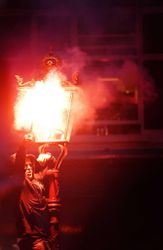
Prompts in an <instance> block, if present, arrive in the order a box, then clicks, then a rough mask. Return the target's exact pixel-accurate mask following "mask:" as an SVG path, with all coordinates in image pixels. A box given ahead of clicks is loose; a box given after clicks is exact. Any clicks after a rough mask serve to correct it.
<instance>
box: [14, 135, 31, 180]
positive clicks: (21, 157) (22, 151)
mask: <svg viewBox="0 0 163 250" xmlns="http://www.w3.org/2000/svg"><path fill="white" fill-rule="evenodd" d="M32 140H33V139H32V136H31V135H29V134H28V135H25V136H24V138H23V140H22V142H21V144H20V145H19V148H18V150H17V152H16V154H15V164H14V165H15V166H14V174H16V175H19V176H22V177H24V165H25V156H26V148H27V146H28V145H29V144H30V143H31V142H32Z"/></svg>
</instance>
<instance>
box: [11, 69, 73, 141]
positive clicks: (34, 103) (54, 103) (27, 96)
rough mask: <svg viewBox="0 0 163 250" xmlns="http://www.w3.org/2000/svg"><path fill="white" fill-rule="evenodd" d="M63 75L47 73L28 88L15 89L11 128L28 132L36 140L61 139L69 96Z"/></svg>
mask: <svg viewBox="0 0 163 250" xmlns="http://www.w3.org/2000/svg"><path fill="white" fill-rule="evenodd" d="M62 81H63V76H62V75H61V74H59V73H58V72H54V71H53V72H50V73H49V74H48V75H47V76H46V78H45V79H44V80H41V81H36V82H35V84H34V85H33V86H32V87H22V88H19V93H18V97H17V100H16V104H15V129H16V130H25V131H28V132H32V133H33V135H34V137H35V140H36V141H53V140H54V138H56V137H57V138H58V139H59V140H65V139H66V138H65V130H66V127H67V122H68V121H67V119H68V118H67V116H68V115H69V107H70V102H71V97H72V96H71V95H72V93H70V92H69V91H66V90H65V88H64V87H63V86H62V84H61V82H62Z"/></svg>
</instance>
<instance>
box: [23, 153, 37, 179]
mask: <svg viewBox="0 0 163 250" xmlns="http://www.w3.org/2000/svg"><path fill="white" fill-rule="evenodd" d="M35 163H36V157H35V156H34V155H33V154H26V157H25V164H24V171H25V178H27V179H30V180H32V179H33V177H34V171H35Z"/></svg>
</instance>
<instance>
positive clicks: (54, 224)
mask: <svg viewBox="0 0 163 250" xmlns="http://www.w3.org/2000/svg"><path fill="white" fill-rule="evenodd" d="M58 146H59V147H60V154H59V156H58V159H57V161H56V162H55V164H54V169H55V174H54V175H53V176H51V179H50V181H49V197H48V208H49V212H50V233H51V238H52V240H53V247H52V249H54V250H58V249H59V248H60V244H59V243H60V242H59V212H60V206H61V203H60V196H59V188H60V185H59V179H58V178H59V172H60V171H59V170H60V166H61V164H62V162H63V160H64V158H65V157H66V155H67V143H66V142H64V143H63V144H58Z"/></svg>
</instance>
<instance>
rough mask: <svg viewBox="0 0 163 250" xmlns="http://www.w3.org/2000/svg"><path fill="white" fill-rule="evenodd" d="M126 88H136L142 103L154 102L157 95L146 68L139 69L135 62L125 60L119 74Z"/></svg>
mask: <svg viewBox="0 0 163 250" xmlns="http://www.w3.org/2000/svg"><path fill="white" fill-rule="evenodd" d="M119 77H120V78H121V79H122V81H123V83H124V84H125V86H126V88H129V89H133V88H137V89H138V91H140V94H141V98H142V99H143V102H144V103H151V102H154V101H155V100H156V98H157V97H158V93H157V90H156V86H155V83H154V79H152V77H151V76H150V74H149V72H148V71H147V69H146V68H140V67H139V66H138V65H137V64H136V63H135V62H133V61H130V60H126V61H125V62H124V64H123V66H122V68H121V70H120V72H119Z"/></svg>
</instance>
